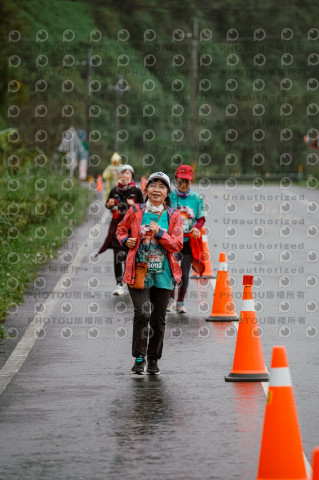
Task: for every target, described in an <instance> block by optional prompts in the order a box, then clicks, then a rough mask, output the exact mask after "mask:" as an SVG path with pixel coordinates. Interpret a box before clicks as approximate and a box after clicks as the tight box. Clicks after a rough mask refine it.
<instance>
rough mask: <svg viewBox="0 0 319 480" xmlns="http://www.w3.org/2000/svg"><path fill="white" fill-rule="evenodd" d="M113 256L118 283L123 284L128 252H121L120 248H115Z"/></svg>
mask: <svg viewBox="0 0 319 480" xmlns="http://www.w3.org/2000/svg"><path fill="white" fill-rule="evenodd" d="M113 255H114V258H113V260H114V274H115V280H116V283H122V279H123V275H124V270H125V262H126V257H127V252H126V251H125V250H120V249H119V248H114V249H113Z"/></svg>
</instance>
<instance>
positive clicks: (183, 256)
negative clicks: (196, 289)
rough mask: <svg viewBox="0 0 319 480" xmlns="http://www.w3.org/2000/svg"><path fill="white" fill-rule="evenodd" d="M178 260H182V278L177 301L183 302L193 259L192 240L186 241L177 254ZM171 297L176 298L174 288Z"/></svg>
mask: <svg viewBox="0 0 319 480" xmlns="http://www.w3.org/2000/svg"><path fill="white" fill-rule="evenodd" d="M176 258H177V260H180V261H181V269H182V280H181V283H180V286H179V289H178V296H177V301H178V302H183V301H184V297H185V294H186V292H187V288H188V284H189V271H190V268H191V265H192V261H193V255H192V250H191V247H190V242H185V243H184V245H183V248H182V250H181V251H180V252H178V253H177V254H176ZM171 297H172V298H174V290H173V291H172V294H171Z"/></svg>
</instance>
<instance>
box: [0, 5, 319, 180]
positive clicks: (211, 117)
mask: <svg viewBox="0 0 319 480" xmlns="http://www.w3.org/2000/svg"><path fill="white" fill-rule="evenodd" d="M1 8H2V9H4V8H6V12H7V13H6V15H4V14H3V15H2V16H1V15H0V18H1V20H0V21H1V23H2V27H4V28H1V31H6V32H7V33H6V38H5V49H4V53H5V55H2V58H1V65H0V69H1V72H2V75H1V81H2V86H3V87H4V88H5V90H6V91H7V93H6V94H5V95H4V98H3V102H2V105H1V114H2V116H1V123H2V125H3V127H5V126H7V124H9V125H10V126H13V127H18V128H19V131H21V134H22V135H23V136H24V137H25V138H26V139H27V141H28V143H29V145H30V146H32V147H33V146H34V145H36V146H39V147H41V148H42V149H43V150H44V151H45V152H46V153H47V154H48V155H49V156H50V157H52V154H53V153H54V152H55V150H56V148H57V146H58V144H59V143H60V140H61V135H62V132H63V131H64V130H65V129H66V128H68V127H69V126H71V125H72V126H74V127H75V128H76V129H86V130H88V131H89V132H91V135H90V142H89V145H90V171H91V173H94V174H96V173H98V172H100V171H101V170H102V169H103V168H104V167H105V166H106V164H107V163H108V162H109V159H110V156H111V154H112V153H113V151H114V149H115V147H116V146H118V149H119V150H120V152H121V153H122V154H124V155H126V156H127V157H124V158H126V159H127V160H128V161H129V162H131V163H132V164H133V165H134V166H135V167H137V169H138V173H140V174H141V173H147V171H150V170H152V169H154V167H153V165H156V168H162V169H165V170H167V171H168V172H170V173H171V172H172V171H173V170H174V168H175V166H176V165H178V164H179V163H181V162H195V164H196V165H197V168H198V172H199V173H200V174H204V175H205V174H207V175H208V174H212V173H225V174H238V173H257V174H263V175H266V174H267V172H271V173H278V174H285V173H297V172H298V168H299V169H301V168H302V167H301V165H302V166H303V168H304V170H305V171H306V172H307V171H308V172H309V171H310V168H312V167H313V164H314V163H316V160H313V159H312V160H310V161H308V159H307V155H308V154H309V153H310V150H309V147H307V146H306V145H305V144H304V142H303V136H304V135H305V134H306V133H307V132H308V133H309V134H310V136H312V137H315V135H316V126H317V123H318V113H319V107H318V106H317V95H318V85H319V84H318V80H317V78H316V72H317V69H318V63H319V61H318V48H317V44H318V38H319V33H318V32H319V31H318V28H317V27H318V26H317V7H316V5H315V3H313V2H310V1H306V2H302V3H301V2H293V3H291V2H289V3H288V2H275V1H274V0H265V1H264V2H251V1H250V2H249V1H248V2H246V1H239V2H234V1H233V0H223V1H221V0H216V1H215V2H210V1H208V0H201V1H199V0H187V1H183V2H180V1H174V2H168V1H162V2H158V1H156V0H133V1H129V2H128V1H126V2H118V1H116V0H107V1H102V0H93V1H92V2H80V1H65V0H57V1H54V2H51V1H49V0H41V1H40V0H28V1H26V0H16V1H15V2H13V1H12V0H8V1H7V2H6V7H3V6H2V7H1ZM0 13H1V12H0ZM194 19H196V20H194ZM196 21H197V22H198V36H197V35H196V23H195V22H196ZM194 28H195V30H194ZM10 30H16V33H15V34H13V35H12V37H11V38H12V40H11V41H9V42H8V38H10V37H9V36H8V35H9V33H8V32H9V31H10ZM19 35H21V38H20V39H19V40H18V38H19ZM2 53H3V52H2ZM194 55H195V57H194ZM9 57H10V61H9V63H8V58H9ZM19 59H20V60H19ZM89 59H90V62H88V60H89ZM88 63H90V64H91V66H90V67H89V65H88ZM121 79H122V80H121ZM7 80H8V81H9V82H10V81H11V82H13V83H12V84H10V85H11V87H12V88H11V89H10V88H9V91H8V89H7V88H6V81H7ZM14 82H16V83H14ZM116 85H117V87H118V88H117V90H116V88H114V87H115V86H116ZM88 88H89V90H90V94H89V95H88ZM10 107H11V110H9V112H10V114H9V116H11V118H7V112H8V108H9V109H10ZM116 115H117V119H116ZM116 130H118V141H117V142H116V140H115V137H116ZM316 168H317V167H316ZM312 173H313V172H312Z"/></svg>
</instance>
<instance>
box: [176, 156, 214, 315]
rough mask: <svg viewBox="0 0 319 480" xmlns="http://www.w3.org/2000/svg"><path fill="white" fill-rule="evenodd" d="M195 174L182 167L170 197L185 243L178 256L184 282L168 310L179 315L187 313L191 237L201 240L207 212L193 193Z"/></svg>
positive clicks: (198, 196)
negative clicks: (180, 222)
mask: <svg viewBox="0 0 319 480" xmlns="http://www.w3.org/2000/svg"><path fill="white" fill-rule="evenodd" d="M193 176H194V172H193V169H192V167H191V166H190V165H180V166H179V167H178V169H177V170H176V172H175V179H176V183H177V188H176V189H175V191H172V192H171V193H170V195H169V197H170V200H171V206H172V208H177V209H178V210H179V212H180V214H181V216H182V221H183V232H184V241H183V249H182V250H181V251H180V252H179V253H178V254H177V255H176V256H177V257H179V259H180V261H181V268H182V281H181V284H180V287H179V290H178V297H177V302H176V303H175V300H174V290H173V292H172V295H171V298H170V301H169V304H168V307H167V310H168V311H169V312H173V311H174V310H175V308H176V312H177V313H186V307H185V305H184V297H185V294H186V292H187V287H188V283H189V271H190V267H191V264H192V261H193V254H192V250H191V246H190V236H192V237H193V238H199V237H200V235H201V232H200V230H201V228H202V226H203V225H204V223H205V210H204V204H203V199H202V198H201V196H200V195H199V194H198V193H195V192H193V191H191V188H190V186H191V182H192V180H193Z"/></svg>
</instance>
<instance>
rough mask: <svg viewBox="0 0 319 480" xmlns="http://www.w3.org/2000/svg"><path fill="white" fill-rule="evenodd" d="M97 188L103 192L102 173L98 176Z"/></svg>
mask: <svg viewBox="0 0 319 480" xmlns="http://www.w3.org/2000/svg"><path fill="white" fill-rule="evenodd" d="M96 190H97V191H98V192H102V190H103V181H102V175H98V176H97V181H96Z"/></svg>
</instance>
